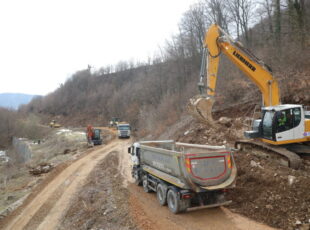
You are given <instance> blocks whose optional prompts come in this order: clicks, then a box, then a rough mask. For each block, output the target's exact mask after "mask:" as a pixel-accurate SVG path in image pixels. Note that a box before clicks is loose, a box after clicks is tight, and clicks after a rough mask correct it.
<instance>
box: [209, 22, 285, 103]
mask: <svg viewBox="0 0 310 230" xmlns="http://www.w3.org/2000/svg"><path fill="white" fill-rule="evenodd" d="M204 46H205V49H207V51H208V52H207V54H206V55H207V62H208V63H207V96H208V97H214V95H215V87H216V80H217V72H218V65H219V56H220V54H221V53H223V54H225V55H226V56H227V57H228V58H229V59H230V60H231V61H232V62H233V63H234V64H235V65H236V66H237V67H238V68H239V69H240V70H241V71H242V72H244V73H245V75H246V76H247V77H248V78H249V79H250V80H251V81H252V82H253V83H254V84H255V85H256V86H257V87H258V88H259V90H260V91H261V93H262V97H263V105H264V106H274V105H279V104H280V96H279V87H278V82H277V80H276V79H274V78H273V76H272V75H271V73H270V72H269V71H268V70H267V67H266V66H265V65H264V63H263V62H262V61H260V60H259V59H258V58H256V57H255V56H254V55H253V54H251V53H250V52H249V51H247V50H246V49H245V48H243V47H242V46H241V45H239V44H238V43H237V42H235V41H234V40H233V39H232V38H230V37H229V35H227V34H226V33H225V32H224V31H223V30H222V29H221V28H220V27H219V26H218V25H215V24H214V25H212V26H211V27H210V28H209V30H208V32H207V34H206V36H205V41H204Z"/></svg>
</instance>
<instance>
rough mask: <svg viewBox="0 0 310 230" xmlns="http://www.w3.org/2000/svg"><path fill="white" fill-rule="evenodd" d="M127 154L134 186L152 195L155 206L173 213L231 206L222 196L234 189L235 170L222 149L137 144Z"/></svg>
mask: <svg viewBox="0 0 310 230" xmlns="http://www.w3.org/2000/svg"><path fill="white" fill-rule="evenodd" d="M128 153H129V154H131V155H132V157H131V158H132V163H133V166H132V177H133V179H134V182H135V184H137V185H142V186H143V189H144V191H145V192H151V191H153V192H156V194H157V199H158V202H159V204H160V205H161V206H164V205H166V204H167V205H168V208H169V209H170V211H171V212H173V213H175V214H177V213H180V212H184V211H190V210H194V209H202V208H211V207H217V206H223V205H228V204H230V203H231V201H228V200H226V199H225V193H226V192H227V191H228V189H230V188H233V187H234V186H235V180H236V176H237V168H236V165H235V161H234V157H233V150H231V149H228V148H227V147H225V146H209V145H197V144H187V143H179V142H175V141H173V140H167V141H141V142H135V143H134V144H133V145H132V146H131V147H129V148H128Z"/></svg>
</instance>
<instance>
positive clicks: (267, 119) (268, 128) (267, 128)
mask: <svg viewBox="0 0 310 230" xmlns="http://www.w3.org/2000/svg"><path fill="white" fill-rule="evenodd" d="M274 115H275V111H266V112H265V113H264V118H263V127H262V128H263V137H264V138H267V139H273V132H272V131H273V118H274Z"/></svg>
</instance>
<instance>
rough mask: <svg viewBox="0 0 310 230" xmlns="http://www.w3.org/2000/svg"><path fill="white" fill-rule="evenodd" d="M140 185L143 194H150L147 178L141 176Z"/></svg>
mask: <svg viewBox="0 0 310 230" xmlns="http://www.w3.org/2000/svg"><path fill="white" fill-rule="evenodd" d="M142 185H143V190H144V192H147V193H149V192H151V189H150V188H149V184H148V181H147V176H143V178H142Z"/></svg>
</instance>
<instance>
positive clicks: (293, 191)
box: [229, 152, 310, 230]
mask: <svg viewBox="0 0 310 230" xmlns="http://www.w3.org/2000/svg"><path fill="white" fill-rule="evenodd" d="M235 160H236V164H237V168H238V179H237V186H236V188H235V189H233V190H231V192H230V193H229V198H230V199H232V201H233V203H232V204H231V205H230V206H229V208H230V209H231V210H232V211H234V212H237V213H240V214H242V215H245V216H247V217H250V218H252V219H254V220H257V221H259V222H263V223H266V224H268V225H270V226H272V227H276V228H281V229H305V230H306V229H310V193H309V188H310V161H307V160H304V162H303V163H304V166H303V168H302V169H300V170H294V169H291V168H287V167H285V166H279V165H278V164H276V163H274V162H269V161H267V160H265V159H261V158H258V157H257V156H254V155H253V154H251V153H250V152H237V153H235Z"/></svg>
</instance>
